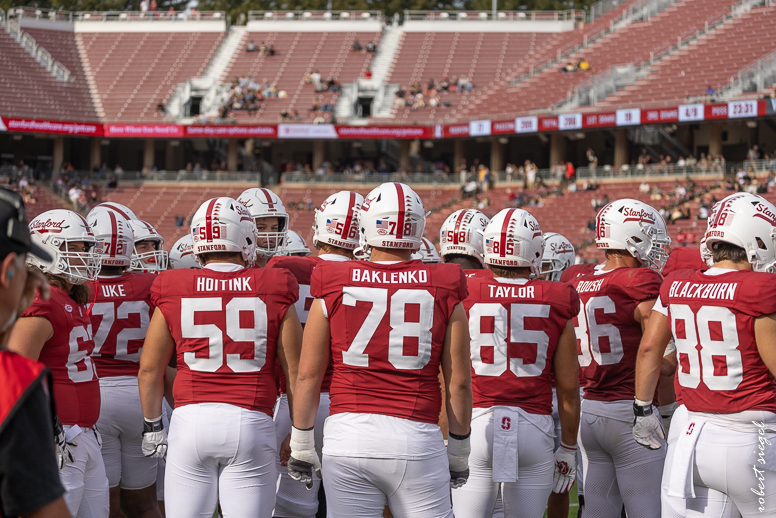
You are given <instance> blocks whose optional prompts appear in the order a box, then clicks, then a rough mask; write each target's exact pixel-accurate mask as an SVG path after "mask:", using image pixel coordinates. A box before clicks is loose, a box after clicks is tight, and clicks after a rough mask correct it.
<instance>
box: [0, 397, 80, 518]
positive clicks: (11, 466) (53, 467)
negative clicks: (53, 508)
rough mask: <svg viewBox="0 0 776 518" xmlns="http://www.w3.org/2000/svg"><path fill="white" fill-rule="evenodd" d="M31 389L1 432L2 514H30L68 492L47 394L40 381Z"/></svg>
mask: <svg viewBox="0 0 776 518" xmlns="http://www.w3.org/2000/svg"><path fill="white" fill-rule="evenodd" d="M30 390H31V392H30V393H29V394H28V395H27V396H26V401H25V402H24V404H23V405H22V407H20V408H19V409H18V410H17V411H16V412H14V415H13V416H12V417H11V418H10V419H11V421H10V422H9V423H7V424H6V426H5V430H4V431H3V433H2V435H0V508H1V510H2V515H3V516H18V515H24V514H29V513H31V512H33V511H35V510H36V509H40V508H41V507H43V506H45V505H47V504H49V503H51V502H53V501H54V500H56V499H57V498H59V497H60V496H62V495H63V494H64V492H65V489H64V488H63V487H62V484H61V483H60V481H59V470H58V469H57V460H56V453H55V451H54V432H53V424H52V422H51V416H50V414H51V410H50V406H49V402H48V398H47V397H46V394H45V392H44V390H43V385H42V384H41V383H40V382H38V383H37V386H36V387H35V388H33V389H30Z"/></svg>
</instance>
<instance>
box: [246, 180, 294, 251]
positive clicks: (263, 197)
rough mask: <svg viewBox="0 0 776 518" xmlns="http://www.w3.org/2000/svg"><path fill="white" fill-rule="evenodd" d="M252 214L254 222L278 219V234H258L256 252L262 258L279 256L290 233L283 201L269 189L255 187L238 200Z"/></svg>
mask: <svg viewBox="0 0 776 518" xmlns="http://www.w3.org/2000/svg"><path fill="white" fill-rule="evenodd" d="M237 201H238V202H240V203H242V204H243V205H244V206H245V207H246V208H247V209H248V211H250V213H251V217H252V218H253V219H254V222H256V223H258V222H257V221H256V220H258V219H262V218H277V219H278V230H277V232H266V231H262V232H258V233H257V236H258V240H259V241H258V243H256V252H257V253H258V254H259V255H260V256H261V257H272V256H273V255H275V254H277V253H278V251H279V250H280V249H281V248H282V247H283V244H284V243H285V241H286V233H287V231H288V212H286V207H285V206H284V205H283V201H282V200H281V199H280V198H279V197H278V195H277V194H275V193H274V192H272V191H270V190H269V189H264V188H258V187H253V188H250V189H247V190H245V191H243V193H242V194H240V196H239V197H238V198H237Z"/></svg>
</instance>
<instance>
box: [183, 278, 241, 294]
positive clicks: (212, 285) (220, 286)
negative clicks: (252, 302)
mask: <svg viewBox="0 0 776 518" xmlns="http://www.w3.org/2000/svg"><path fill="white" fill-rule="evenodd" d="M250 281H251V280H250V278H248V277H238V278H236V279H213V278H210V277H198V278H197V291H253V288H252V287H251V282H250Z"/></svg>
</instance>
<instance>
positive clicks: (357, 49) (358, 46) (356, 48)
mask: <svg viewBox="0 0 776 518" xmlns="http://www.w3.org/2000/svg"><path fill="white" fill-rule="evenodd" d="M363 51H364V47H362V46H361V43H360V42H359V41H358V39H356V41H354V42H353V52H363Z"/></svg>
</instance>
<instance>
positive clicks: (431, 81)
mask: <svg viewBox="0 0 776 518" xmlns="http://www.w3.org/2000/svg"><path fill="white" fill-rule="evenodd" d="M435 88H436V81H434V78H433V77H432V78H431V79H429V80H428V83H427V84H426V92H430V91H431V90H434V89H435Z"/></svg>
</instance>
